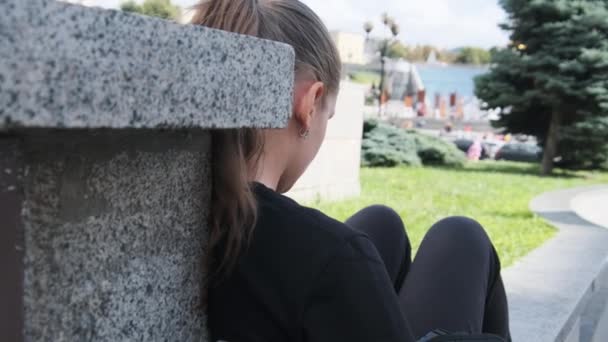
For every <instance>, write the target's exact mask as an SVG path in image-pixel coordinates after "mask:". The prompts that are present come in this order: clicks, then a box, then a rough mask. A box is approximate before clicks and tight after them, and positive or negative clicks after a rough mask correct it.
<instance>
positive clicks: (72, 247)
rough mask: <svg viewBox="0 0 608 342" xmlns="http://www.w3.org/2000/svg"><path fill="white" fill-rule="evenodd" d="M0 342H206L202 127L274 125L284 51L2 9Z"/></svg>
mask: <svg viewBox="0 0 608 342" xmlns="http://www.w3.org/2000/svg"><path fill="white" fill-rule="evenodd" d="M0 46H2V49H0V225H1V229H0V261H1V262H0V267H1V269H0V272H1V273H2V274H3V278H2V281H1V282H0V303H2V304H1V305H0V336H1V337H0V339H1V340H2V341H17V342H19V341H165V340H166V341H206V340H207V337H206V327H205V325H206V317H205V313H204V311H203V310H202V309H201V307H200V298H201V293H202V291H203V282H204V279H205V273H204V268H203V253H204V250H205V246H206V241H207V239H206V238H207V226H206V225H207V221H208V213H209V205H210V191H209V189H210V182H211V176H212V175H211V173H210V170H211V167H210V165H211V162H212V161H211V155H210V144H211V143H212V142H211V141H210V134H209V130H210V129H221V128H239V127H260V128H266V127H269V128H270V127H272V128H279V127H284V125H285V124H286V123H287V120H288V118H289V116H290V114H291V112H292V109H291V102H292V94H293V77H294V75H293V66H294V53H293V49H292V48H291V47H289V46H287V45H284V44H280V43H276V42H270V41H265V40H260V39H256V38H251V37H246V36H243V35H237V34H231V33H227V32H222V31H217V30H211V29H206V28H202V27H195V26H183V25H179V24H177V23H172V22H169V21H164V20H160V19H155V18H150V17H144V16H140V15H135V14H127V13H122V12H119V11H107V10H101V9H95V8H85V7H81V6H75V5H70V4H65V3H59V2H55V1H51V0H28V1H23V0H0Z"/></svg>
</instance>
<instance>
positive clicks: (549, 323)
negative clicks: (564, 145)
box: [503, 187, 608, 342]
mask: <svg viewBox="0 0 608 342" xmlns="http://www.w3.org/2000/svg"><path fill="white" fill-rule="evenodd" d="M594 190H598V188H595V187H591V188H590V187H585V188H577V189H570V190H562V191H556V192H551V193H547V194H544V195H541V196H540V197H538V198H536V199H534V200H533V201H532V203H531V204H530V208H531V210H532V211H534V212H535V213H537V214H538V215H540V216H542V217H543V218H545V219H546V220H547V221H549V222H550V223H551V224H552V225H554V226H555V227H557V228H558V229H559V233H558V234H557V236H556V237H554V238H553V239H551V240H549V241H548V242H546V243H545V244H544V245H543V246H541V247H539V248H538V249H536V250H534V251H533V252H531V253H530V254H529V255H527V256H526V257H524V258H522V259H521V260H520V261H519V262H517V263H516V264H515V265H513V266H511V267H509V268H507V269H505V270H504V271H503V277H504V280H505V285H506V288H507V294H508V297H509V306H510V308H509V309H510V318H511V329H512V334H513V341H515V342H519V341H535V342H545V341H546V342H553V341H592V339H591V336H592V335H593V333H594V332H595V331H597V330H598V325H600V324H601V325H604V323H602V322H600V320H599V318H600V317H601V316H602V315H601V314H600V313H602V312H603V311H604V308H605V303H604V304H602V303H601V301H598V299H597V297H596V295H597V294H598V290H600V289H601V287H602V286H601V285H602V284H601V283H600V282H598V275H599V274H600V273H601V271H602V270H604V269H605V270H608V267H606V265H608V264H607V263H606V260H608V259H607V258H608V230H607V229H605V228H603V227H600V226H599V225H595V224H593V223H590V222H588V221H585V220H583V219H582V218H581V217H579V216H578V215H577V214H576V213H574V212H573V210H572V209H571V207H570V202H571V201H572V199H573V198H575V197H577V196H578V195H580V194H582V193H585V192H589V191H594ZM607 210H608V208H606V209H603V211H607ZM607 278H608V277H607ZM602 282H604V283H605V282H606V281H602ZM592 284H593V285H592ZM604 285H605V284H604ZM607 288H608V286H607ZM603 297H606V296H603ZM590 301H595V302H596V304H597V305H596V306H595V308H594V309H595V310H596V312H591V313H589V310H590V309H589V302H590ZM600 304H602V305H600ZM594 316H595V317H594ZM594 341H595V340H594ZM606 341H608V339H607V340H606Z"/></svg>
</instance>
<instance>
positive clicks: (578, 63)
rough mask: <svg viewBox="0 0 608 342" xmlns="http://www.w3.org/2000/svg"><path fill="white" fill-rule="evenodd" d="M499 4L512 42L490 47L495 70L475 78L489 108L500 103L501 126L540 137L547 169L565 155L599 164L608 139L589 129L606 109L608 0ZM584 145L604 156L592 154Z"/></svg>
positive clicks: (576, 163) (506, 0)
mask: <svg viewBox="0 0 608 342" xmlns="http://www.w3.org/2000/svg"><path fill="white" fill-rule="evenodd" d="M501 5H502V6H503V7H504V9H505V10H506V11H507V13H508V15H509V20H508V22H507V23H505V24H503V25H502V27H503V29H505V30H508V31H510V32H511V40H512V44H511V45H510V46H509V47H508V48H506V49H503V50H500V51H497V52H496V53H494V54H493V57H492V68H491V69H490V72H489V73H488V74H486V75H483V76H481V77H479V78H478V79H477V80H476V94H477V96H478V97H479V98H480V99H481V100H483V101H484V102H485V103H486V104H487V105H486V107H487V108H501V109H502V113H501V116H500V119H499V120H498V121H497V122H495V124H496V125H497V126H498V127H502V128H504V129H505V130H506V131H507V132H510V133H523V134H529V135H533V136H536V137H537V138H538V140H539V142H540V143H541V144H543V145H544V150H545V152H544V154H545V155H544V158H543V172H544V173H545V174H547V173H550V172H551V170H552V168H553V162H554V160H560V159H561V160H565V159H567V160H568V165H569V166H571V167H598V165H599V164H601V163H599V160H601V159H603V158H608V156H606V155H605V152H602V151H605V148H604V147H603V145H605V144H606V139H603V141H602V139H592V138H591V136H592V135H590V134H589V129H590V127H593V126H594V123H597V121H596V120H600V121H602V120H604V118H606V117H607V115H608V1H605V0H501ZM602 122H603V121H602ZM591 130H592V131H593V129H591ZM574 141H576V142H577V146H573V145H572V144H571V143H572V142H574ZM568 142H570V143H568ZM581 149H584V150H585V151H589V152H591V151H596V152H597V153H599V154H600V155H599V156H594V157H593V158H590V157H589V156H588V154H587V153H586V154H583V153H580V150H581ZM577 150H578V152H577ZM602 153H604V154H603V155H602ZM591 159H593V160H596V162H593V163H590V160H591Z"/></svg>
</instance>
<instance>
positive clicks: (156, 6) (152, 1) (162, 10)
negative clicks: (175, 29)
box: [120, 0, 181, 20]
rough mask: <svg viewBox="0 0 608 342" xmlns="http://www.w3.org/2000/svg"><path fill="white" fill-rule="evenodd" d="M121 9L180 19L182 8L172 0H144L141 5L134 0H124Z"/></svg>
mask: <svg viewBox="0 0 608 342" xmlns="http://www.w3.org/2000/svg"><path fill="white" fill-rule="evenodd" d="M120 9H121V10H123V11H125V12H134V13H140V14H144V15H149V16H153V17H159V18H163V19H171V20H177V19H179V16H180V13H181V10H180V8H179V7H178V6H176V5H173V4H172V3H171V0H144V2H143V4H141V5H139V4H138V3H136V2H135V1H134V0H129V1H126V2H123V3H122V4H121V5H120Z"/></svg>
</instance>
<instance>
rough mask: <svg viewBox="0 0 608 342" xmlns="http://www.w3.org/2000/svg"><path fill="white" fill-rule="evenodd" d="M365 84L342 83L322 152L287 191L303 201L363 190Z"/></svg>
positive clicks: (327, 198) (347, 194)
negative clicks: (361, 171)
mask: <svg viewBox="0 0 608 342" xmlns="http://www.w3.org/2000/svg"><path fill="white" fill-rule="evenodd" d="M364 94H365V87H364V86H361V85H358V84H354V83H351V82H346V81H345V82H342V84H341V85H340V95H339V97H338V102H337V104H336V114H335V116H334V117H333V118H332V119H331V120H329V124H328V126H327V135H326V138H325V142H324V143H323V146H322V147H321V150H320V151H319V154H318V155H317V157H316V158H315V160H314V161H313V162H312V164H311V165H310V166H309V167H308V169H307V170H306V172H305V173H304V175H303V176H302V177H301V178H300V179H299V180H298V182H297V183H296V184H295V186H294V187H293V189H292V190H291V191H290V192H289V193H288V194H287V195H288V196H290V197H292V198H294V199H295V200H297V201H300V202H304V203H306V202H311V201H315V200H319V199H321V200H339V199H344V198H348V197H353V196H358V195H359V194H360V193H361V186H360V182H359V168H360V165H361V138H362V133H363V106H364V101H365V99H364Z"/></svg>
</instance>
